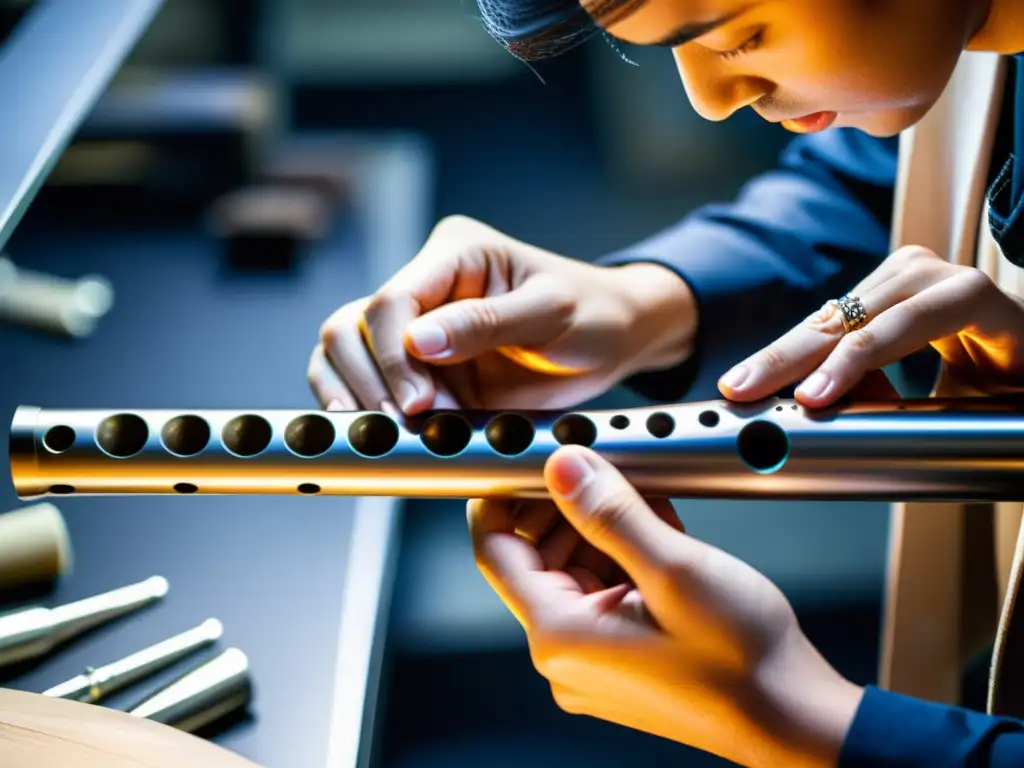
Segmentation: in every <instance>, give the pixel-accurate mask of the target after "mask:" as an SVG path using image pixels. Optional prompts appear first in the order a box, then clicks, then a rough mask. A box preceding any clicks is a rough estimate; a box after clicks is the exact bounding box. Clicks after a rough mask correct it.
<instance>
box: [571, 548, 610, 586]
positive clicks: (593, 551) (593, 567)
mask: <svg viewBox="0 0 1024 768" xmlns="http://www.w3.org/2000/svg"><path fill="white" fill-rule="evenodd" d="M567 567H568V568H569V569H570V570H569V572H570V573H572V572H573V571H572V569H574V568H575V569H579V570H582V571H587V572H588V573H590V574H591V576H593V577H594V578H596V579H597V580H598V581H599V582H600V583H601V585H602V588H604V587H609V586H611V585H612V584H613V583H615V581H616V580H617V581H621V580H622V578H621V573H620V572H619V566H618V565H617V564H616V563H615V561H614V560H612V559H611V558H610V557H608V555H606V554H605V553H604V552H602V551H601V550H599V549H598V548H597V547H595V546H594V545H593V544H591V543H590V542H588V541H581V542H580V543H579V544H577V545H576V549H575V550H573V553H572V556H571V557H570V558H569V565H568V566H567ZM581 583H582V582H581ZM590 591H593V590H590Z"/></svg>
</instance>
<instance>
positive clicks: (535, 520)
mask: <svg viewBox="0 0 1024 768" xmlns="http://www.w3.org/2000/svg"><path fill="white" fill-rule="evenodd" d="M561 519H562V513H561V512H559V511H558V507H556V506H555V505H554V504H553V503H552V502H550V501H547V500H544V501H528V502H526V503H524V504H523V505H521V506H520V507H519V508H518V509H517V510H516V533H518V534H519V535H520V536H522V537H523V538H524V539H526V540H527V541H529V542H532V543H533V544H534V545H536V544H539V543H540V542H541V541H542V540H543V539H544V537H545V536H546V535H547V534H548V532H549V531H550V530H551V528H552V527H553V526H554V524H555V522H556V521H558V520H561Z"/></svg>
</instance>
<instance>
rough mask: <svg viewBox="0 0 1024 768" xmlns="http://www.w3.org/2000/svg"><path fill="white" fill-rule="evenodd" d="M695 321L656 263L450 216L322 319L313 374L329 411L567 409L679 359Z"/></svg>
mask: <svg viewBox="0 0 1024 768" xmlns="http://www.w3.org/2000/svg"><path fill="white" fill-rule="evenodd" d="M695 326H696V310H695V308H694V301H693V297H692V294H691V293H690V291H689V289H688V288H687V287H686V284H685V283H684V282H683V281H682V280H681V279H680V278H678V277H677V276H676V275H675V274H674V273H672V272H670V271H669V270H667V269H666V268H664V267H661V266H658V265H655V264H632V265H628V266H622V267H599V266H594V265H591V264H587V263H585V262H581V261H576V260H573V259H569V258H565V257H563V256H558V255H556V254H553V253H550V252H547V251H544V250H542V249H540V248H537V247H534V246H531V245H527V244H525V243H521V242H519V241H516V240H514V239H513V238H511V237H509V236H507V235H505V234H502V233H501V232H498V231H496V230H494V229H492V228H490V227H488V226H486V225H484V224H481V223H480V222H477V221H474V220H472V219H468V218H465V217H451V218H448V219H445V220H443V221H442V222H441V223H440V224H438V225H437V227H436V228H435V229H434V231H433V232H432V233H431V235H430V237H429V238H428V239H427V242H426V244H425V245H424V246H423V248H422V250H421V251H420V252H419V254H417V255H416V257H415V258H414V259H413V260H412V261H411V262H410V263H409V264H408V265H407V266H406V267H405V268H403V269H402V270H401V271H399V272H398V273H397V274H396V275H395V276H394V277H392V278H391V279H390V280H389V281H388V282H387V283H385V284H384V285H383V286H382V287H381V288H380V289H379V290H378V291H377V292H376V293H374V294H373V295H372V296H367V297H364V298H362V299H359V300H357V301H354V302H352V303H350V304H346V305H345V306H343V307H341V308H340V309H339V310H337V311H336V312H335V313H334V314H332V315H331V316H330V317H329V318H328V319H327V321H326V322H325V323H324V324H323V326H322V327H321V329H320V344H319V345H318V346H317V347H316V348H315V349H314V350H313V354H312V357H311V359H310V364H309V372H308V376H309V381H310V384H311V386H312V388H313V391H314V393H315V394H316V396H317V398H318V399H319V401H320V403H321V405H322V406H323V407H326V408H328V409H331V410H385V411H390V410H393V409H396V410H398V411H401V412H404V413H405V414H408V415H412V414H415V413H419V412H422V411H426V410H430V409H444V408H470V409H485V410H496V409H504V408H509V409H533V408H538V409H544V408H565V407H571V406H572V405H575V404H577V403H580V402H583V401H585V400H587V399H589V398H591V397H594V396H596V395H599V394H601V393H602V392H604V391H606V390H607V389H609V388H610V387H612V386H614V385H615V384H616V383H617V382H618V381H620V380H621V379H623V378H625V377H627V376H629V375H631V374H633V373H636V372H638V371H641V370H648V369H656V368H667V367H670V366H672V365H674V364H676V363H678V362H681V361H682V360H683V359H684V358H685V356H686V355H687V354H688V353H689V345H690V343H691V342H690V340H691V339H692V336H693V334H694V331H695ZM396 415H397V414H396Z"/></svg>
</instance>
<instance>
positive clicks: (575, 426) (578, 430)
mask: <svg viewBox="0 0 1024 768" xmlns="http://www.w3.org/2000/svg"><path fill="white" fill-rule="evenodd" d="M551 432H552V434H553V435H554V436H555V440H557V441H558V442H560V443H561V444H562V445H582V446H584V447H586V448H589V447H590V446H592V445H593V444H594V441H596V440H597V427H596V426H594V422H592V421H591V420H590V419H588V418H587V417H586V416H584V415H583V414H581V413H568V414H566V415H565V416H562V417H561V418H560V419H559V420H558V421H556V422H555V425H554V426H553V427H552V428H551Z"/></svg>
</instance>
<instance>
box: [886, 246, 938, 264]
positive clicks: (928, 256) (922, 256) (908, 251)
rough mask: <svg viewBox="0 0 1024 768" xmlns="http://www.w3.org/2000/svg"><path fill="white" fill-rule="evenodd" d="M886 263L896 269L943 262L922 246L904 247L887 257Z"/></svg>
mask: <svg viewBox="0 0 1024 768" xmlns="http://www.w3.org/2000/svg"><path fill="white" fill-rule="evenodd" d="M888 261H890V262H892V263H894V264H895V265H896V266H898V267H901V266H909V265H911V264H917V263H920V262H922V261H927V262H935V261H944V260H943V259H942V258H940V257H939V255H938V254H936V253H935V252H934V251H932V250H931V249H930V248H925V247H924V246H922V245H905V246H903V247H902V248H900V249H898V250H896V251H894V252H893V253H892V255H891V256H889V259H888Z"/></svg>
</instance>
